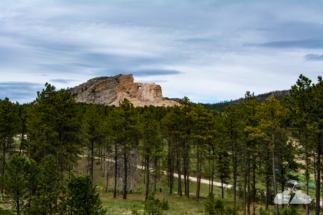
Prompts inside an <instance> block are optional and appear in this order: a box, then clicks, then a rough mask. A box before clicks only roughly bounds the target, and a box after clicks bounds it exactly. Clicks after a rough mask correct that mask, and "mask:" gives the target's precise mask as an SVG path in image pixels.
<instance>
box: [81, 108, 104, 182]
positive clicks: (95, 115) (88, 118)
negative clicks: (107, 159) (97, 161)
mask: <svg viewBox="0 0 323 215" xmlns="http://www.w3.org/2000/svg"><path fill="white" fill-rule="evenodd" d="M101 115H103V114H102V113H100V107H99V106H98V105H91V106H89V107H88V109H87V111H86V113H85V117H84V131H85V132H84V133H85V137H86V139H87V142H86V146H87V148H88V150H89V151H90V154H89V155H88V158H90V160H91V164H90V175H91V179H92V180H94V151H95V148H97V147H98V145H99V143H100V142H101V141H102V140H103V138H104V130H103V129H104V128H103V125H104V122H103V119H104V117H103V116H101Z"/></svg>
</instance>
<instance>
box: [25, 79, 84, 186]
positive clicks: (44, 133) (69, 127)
mask: <svg viewBox="0 0 323 215" xmlns="http://www.w3.org/2000/svg"><path fill="white" fill-rule="evenodd" d="M45 87H46V89H44V90H42V92H37V98H36V103H35V104H34V105H33V106H32V107H31V112H30V116H29V118H28V125H29V127H28V133H29V138H28V139H29V140H30V141H29V142H28V146H27V153H28V154H29V156H30V157H31V158H33V159H34V160H35V161H36V162H37V163H39V162H43V161H44V159H45V158H46V157H47V156H48V155H50V154H51V155H54V157H55V161H56V162H57V164H58V165H59V170H58V172H59V173H60V175H61V180H63V172H64V171H66V170H70V169H71V167H72V166H73V165H74V164H76V162H77V160H78V159H79V158H78V154H80V153H81V151H80V148H81V139H80V134H81V122H80V120H79V119H78V111H77V106H76V102H75V99H74V97H73V96H72V95H71V93H70V92H69V91H65V90H59V91H57V90H56V88H55V87H54V86H52V85H50V84H48V83H46V84H45Z"/></svg>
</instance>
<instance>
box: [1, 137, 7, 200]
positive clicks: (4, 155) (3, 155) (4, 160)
mask: <svg viewBox="0 0 323 215" xmlns="http://www.w3.org/2000/svg"><path fill="white" fill-rule="evenodd" d="M5 141H6V140H5V138H3V144H2V170H1V176H2V177H3V176H4V167H5V163H6V142H5ZM1 193H2V194H3V186H2V185H1Z"/></svg>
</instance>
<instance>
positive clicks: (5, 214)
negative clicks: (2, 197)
mask: <svg viewBox="0 0 323 215" xmlns="http://www.w3.org/2000/svg"><path fill="white" fill-rule="evenodd" d="M0 214H1V215H14V213H12V212H10V211H8V210H4V209H3V208H1V207H0Z"/></svg>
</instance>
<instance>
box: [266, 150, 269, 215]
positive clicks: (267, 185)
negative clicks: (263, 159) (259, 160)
mask: <svg viewBox="0 0 323 215" xmlns="http://www.w3.org/2000/svg"><path fill="white" fill-rule="evenodd" d="M267 160H268V161H269V149H267ZM268 170H269V168H268V164H266V200H265V211H266V213H267V210H268V201H269V199H268V196H269V171H268Z"/></svg>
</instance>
